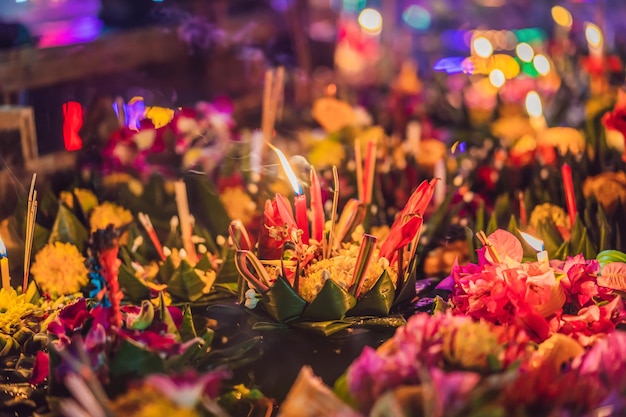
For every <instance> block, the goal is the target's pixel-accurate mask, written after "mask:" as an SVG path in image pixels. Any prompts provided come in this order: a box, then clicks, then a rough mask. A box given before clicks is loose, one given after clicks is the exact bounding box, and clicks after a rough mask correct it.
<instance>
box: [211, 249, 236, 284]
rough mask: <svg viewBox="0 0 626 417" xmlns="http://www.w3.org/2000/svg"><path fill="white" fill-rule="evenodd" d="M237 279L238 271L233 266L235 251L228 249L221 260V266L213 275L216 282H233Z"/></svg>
mask: <svg viewBox="0 0 626 417" xmlns="http://www.w3.org/2000/svg"><path fill="white" fill-rule="evenodd" d="M238 279H239V272H237V267H236V266H235V251H234V250H229V251H228V253H227V254H226V257H225V258H224V259H223V260H222V266H221V267H220V270H219V271H218V272H217V276H216V277H215V282H216V283H220V284H223V283H233V282H237V281H238Z"/></svg>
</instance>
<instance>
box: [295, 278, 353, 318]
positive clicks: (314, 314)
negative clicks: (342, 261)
mask: <svg viewBox="0 0 626 417" xmlns="http://www.w3.org/2000/svg"><path fill="white" fill-rule="evenodd" d="M355 304H356V299H355V298H354V296H352V295H351V294H350V293H349V292H348V291H346V290H344V289H343V288H341V287H340V286H339V285H337V284H336V283H335V281H333V280H332V279H327V280H326V282H324V286H323V287H322V289H321V290H320V292H319V293H318V294H317V296H316V297H315V299H314V300H313V301H311V302H310V303H309V305H308V306H307V307H306V308H305V309H304V312H303V313H302V318H303V319H304V320H312V321H330V320H341V319H343V318H344V317H345V316H346V312H347V311H348V310H350V309H351V308H352V307H354V306H355Z"/></svg>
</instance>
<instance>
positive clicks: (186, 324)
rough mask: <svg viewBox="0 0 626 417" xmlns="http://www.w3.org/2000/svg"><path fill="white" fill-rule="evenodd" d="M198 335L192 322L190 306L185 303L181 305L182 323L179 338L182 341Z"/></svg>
mask: <svg viewBox="0 0 626 417" xmlns="http://www.w3.org/2000/svg"><path fill="white" fill-rule="evenodd" d="M194 337H198V333H197V332H196V327H195V326H194V324H193V315H192V314H191V306H190V305H189V304H185V306H184V307H183V323H182V324H181V326H180V338H181V340H182V341H183V342H187V341H188V340H191V339H193V338H194Z"/></svg>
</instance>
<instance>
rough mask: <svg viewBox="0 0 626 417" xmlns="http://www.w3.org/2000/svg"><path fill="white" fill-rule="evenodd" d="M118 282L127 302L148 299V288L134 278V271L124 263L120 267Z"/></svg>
mask: <svg viewBox="0 0 626 417" xmlns="http://www.w3.org/2000/svg"><path fill="white" fill-rule="evenodd" d="M118 280H119V283H120V288H121V289H122V290H123V292H124V296H125V297H126V298H128V299H129V300H131V301H133V302H139V301H141V300H146V299H148V298H150V288H148V287H147V286H146V285H145V284H144V283H143V282H142V281H141V279H139V278H138V277H137V276H135V271H134V270H133V269H132V268H131V267H129V266H128V265H127V264H125V263H123V264H122V265H120V270H119V275H118Z"/></svg>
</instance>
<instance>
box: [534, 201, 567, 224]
mask: <svg viewBox="0 0 626 417" xmlns="http://www.w3.org/2000/svg"><path fill="white" fill-rule="evenodd" d="M548 219H551V220H552V222H554V224H555V225H556V226H558V227H568V224H569V223H568V219H567V214H566V213H565V210H563V209H562V208H561V207H559V206H555V205H554V204H550V203H543V204H539V205H538V206H535V208H534V209H533V211H532V213H530V220H529V223H530V225H531V226H532V227H534V228H536V227H537V226H538V225H539V223H543V222H546V221H547V220H548Z"/></svg>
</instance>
